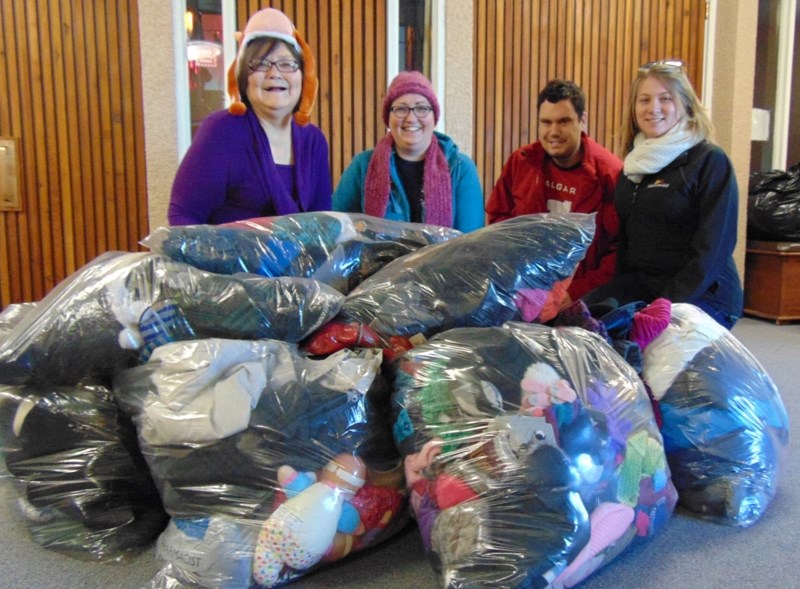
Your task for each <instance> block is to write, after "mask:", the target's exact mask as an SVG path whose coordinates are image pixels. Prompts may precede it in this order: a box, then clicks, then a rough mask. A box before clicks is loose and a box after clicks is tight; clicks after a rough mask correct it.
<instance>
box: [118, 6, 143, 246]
mask: <svg viewBox="0 0 800 589" xmlns="http://www.w3.org/2000/svg"><path fill="white" fill-rule="evenodd" d="M125 15H126V17H127V19H128V22H127V23H126V26H121V27H120V29H121V30H123V31H127V39H125V40H123V41H121V43H120V46H121V48H122V51H121V52H120V62H121V63H122V64H123V65H125V64H127V65H128V70H127V72H125V73H123V79H125V80H129V84H130V85H129V86H128V87H127V89H126V91H127V92H130V94H131V99H130V100H127V101H123V120H124V127H125V129H126V132H125V133H124V139H125V144H124V147H123V149H124V153H125V154H126V155H127V156H128V159H127V160H126V163H127V168H126V177H125V186H126V187H131V188H132V190H133V194H134V195H135V196H136V199H135V201H134V199H132V198H126V199H125V202H126V203H127V205H128V220H129V223H130V224H131V225H133V224H134V222H135V229H133V228H130V229H129V230H128V240H129V241H128V243H129V244H136V247H137V249H139V250H144V249H145V248H144V247H143V246H141V245H140V244H139V241H140V240H141V239H142V238H144V237H145V236H146V235H147V234H148V233H149V232H150V223H149V218H148V206H147V202H146V195H147V184H146V181H147V171H146V165H145V157H144V151H143V150H142V149H137V146H144V126H143V125H141V124H137V120H138V121H141V120H142V117H141V111H137V105H142V104H143V98H142V79H141V71H142V65H141V55H140V53H139V52H138V51H132V48H133V47H138V37H139V27H138V26H137V25H136V23H138V22H139V10H138V3H137V2H133V3H132V5H131V8H130V9H129V10H126V11H125ZM137 74H138V75H137ZM139 108H141V106H139Z"/></svg>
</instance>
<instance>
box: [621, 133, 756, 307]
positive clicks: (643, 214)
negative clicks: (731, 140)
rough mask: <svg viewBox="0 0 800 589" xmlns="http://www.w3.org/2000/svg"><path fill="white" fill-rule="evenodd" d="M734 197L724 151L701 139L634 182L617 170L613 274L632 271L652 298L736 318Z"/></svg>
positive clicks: (738, 284) (738, 302)
mask: <svg viewBox="0 0 800 589" xmlns="http://www.w3.org/2000/svg"><path fill="white" fill-rule="evenodd" d="M738 201H739V190H738V187H737V183H736V176H735V175H734V171H733V166H732V165H731V162H730V160H729V159H728V156H727V155H726V154H725V152H724V151H723V150H722V149H721V148H720V147H718V146H716V145H713V144H711V143H709V142H707V141H703V142H701V143H699V144H697V145H695V146H694V147H692V148H691V149H689V150H687V151H686V152H684V153H683V154H682V155H680V156H678V157H677V158H676V159H675V160H674V161H673V162H672V163H670V164H669V165H668V166H666V167H665V168H664V169H663V170H661V171H660V172H657V173H655V174H650V175H647V176H645V177H644V178H643V179H642V181H641V182H640V183H639V184H635V183H633V182H631V180H629V179H628V178H627V177H626V176H625V175H624V174H623V175H621V176H620V179H619V181H618V182H617V187H616V192H615V202H616V207H617V214H618V215H619V220H620V233H619V250H618V253H617V273H618V276H619V275H626V274H627V275H629V274H631V273H633V274H635V275H636V278H637V282H639V283H640V284H641V286H642V287H644V288H645V289H646V290H647V291H649V292H650V293H651V294H652V296H653V297H654V298H657V297H664V298H667V299H669V300H670V301H673V302H685V303H693V304H698V305H699V306H701V307H704V308H707V307H708V306H710V307H712V308H713V309H716V310H718V311H720V312H722V313H724V314H727V315H729V316H731V317H733V318H738V317H740V316H741V314H742V305H743V302H742V301H743V294H742V285H741V279H740V278H739V274H738V272H737V270H736V265H735V263H734V261H733V250H734V247H735V245H736V236H737V220H738V207H739V204H738ZM734 320H735V319H734Z"/></svg>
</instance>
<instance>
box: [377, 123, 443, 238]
mask: <svg viewBox="0 0 800 589" xmlns="http://www.w3.org/2000/svg"><path fill="white" fill-rule="evenodd" d="M393 147H394V139H392V135H391V134H387V135H386V136H385V137H384V138H383V139H381V140H380V141H379V142H378V145H376V146H375V151H374V152H373V153H372V157H371V158H370V160H369V166H368V167H367V176H366V178H365V180H364V201H365V203H364V212H365V213H366V214H368V215H372V216H373V217H383V216H384V215H385V214H386V207H387V206H388V204H389V193H390V192H391V190H392V179H391V175H390V173H389V165H390V162H391V157H392V149H393ZM450 182H451V180H450V168H449V166H448V165H447V159H446V158H445V157H444V152H442V150H441V148H440V147H439V140H438V139H437V138H436V135H433V136H432V137H431V144H430V146H428V151H426V152H425V168H424V170H423V172H422V186H423V187H422V190H423V197H424V200H425V202H424V203H423V204H424V207H425V222H426V223H431V224H433V225H442V226H444V227H452V226H453V189H452V186H451V184H450Z"/></svg>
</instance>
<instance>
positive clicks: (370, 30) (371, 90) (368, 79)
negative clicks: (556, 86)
mask: <svg viewBox="0 0 800 589" xmlns="http://www.w3.org/2000/svg"><path fill="white" fill-rule="evenodd" d="M375 8H376V7H375V3H374V2H370V1H369V0H365V1H364V6H363V8H362V10H363V13H364V16H363V22H364V28H363V29H362V31H363V35H364V45H363V47H364V72H363V76H362V77H359V78H357V79H356V84H357V85H358V84H360V87H361V88H364V92H356V95H357V96H359V100H361V101H362V103H361V108H363V109H364V124H363V127H362V133H363V137H362V140H361V145H360V148H361V150H364V149H367V148H369V147H371V146H370V145H369V140H370V139H371V138H373V137H374V138H375V139H377V138H378V137H379V133H378V129H379V128H382V125H383V122H382V121H381V122H380V123H378V120H379V119H380V115H378V114H377V113H378V112H380V107H379V106H378V101H377V97H378V96H379V94H380V92H379V90H378V87H377V79H376V78H377V74H378V70H377V67H376V65H377V64H376V63H375V60H374V59H372V56H373V55H377V51H376V42H377V37H378V35H376V31H375V23H376V22H377V15H376V11H375ZM385 45H386V44H385V43H384V46H385ZM357 87H358V86H357ZM381 104H382V103H381ZM371 112H374V113H376V116H370V115H369V113H371Z"/></svg>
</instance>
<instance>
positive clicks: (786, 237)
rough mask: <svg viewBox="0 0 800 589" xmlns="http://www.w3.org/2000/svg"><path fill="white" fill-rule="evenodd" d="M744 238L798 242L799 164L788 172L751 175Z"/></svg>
mask: <svg viewBox="0 0 800 589" xmlns="http://www.w3.org/2000/svg"><path fill="white" fill-rule="evenodd" d="M747 237H748V238H749V239H757V240H762V241H800V163H797V164H795V165H794V166H792V167H791V168H789V169H788V170H786V171H784V170H771V171H769V172H759V173H754V174H751V175H750V186H749V189H748V198H747Z"/></svg>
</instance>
